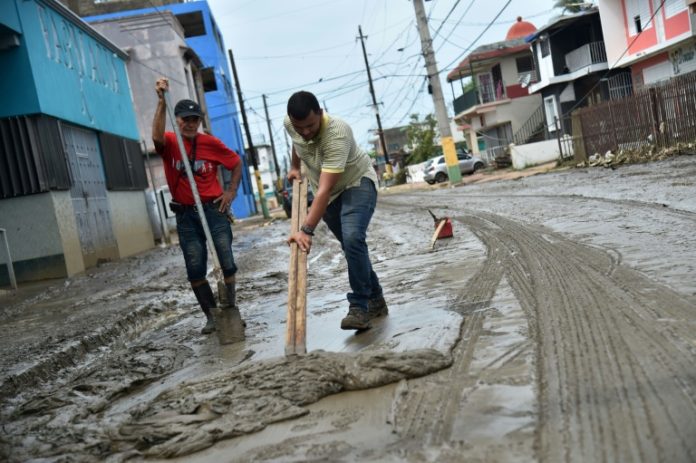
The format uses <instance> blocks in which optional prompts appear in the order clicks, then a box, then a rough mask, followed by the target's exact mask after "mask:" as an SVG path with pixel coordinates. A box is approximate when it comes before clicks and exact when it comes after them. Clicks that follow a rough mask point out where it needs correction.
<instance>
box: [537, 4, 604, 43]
mask: <svg viewBox="0 0 696 463" xmlns="http://www.w3.org/2000/svg"><path fill="white" fill-rule="evenodd" d="M593 14H599V8H597V7H596V6H592V7H590V8H587V9H585V10H581V11H579V12H577V13H572V14H566V15H563V16H557V17H555V18H553V19H551V20H550V21H549V22H548V23H547V24H546V25H544V26H543V27H541V28H539V29H538V30H537V31H536V32H534V33H532V34H530V35H529V36H527V38H526V41H527V42H533V41H535V40H536V39H537V38H539V37H540V36H541V35H542V34H543V33H544V32H548V31H551V30H554V29H560V28H561V27H566V26H567V25H568V23H572V22H575V21H577V20H579V19H582V18H584V17H586V16H591V15H593Z"/></svg>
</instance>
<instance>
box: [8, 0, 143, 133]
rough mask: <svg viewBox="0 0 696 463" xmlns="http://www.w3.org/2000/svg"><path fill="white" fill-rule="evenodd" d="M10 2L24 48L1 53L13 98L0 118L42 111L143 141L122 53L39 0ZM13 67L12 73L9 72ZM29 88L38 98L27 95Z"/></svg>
mask: <svg viewBox="0 0 696 463" xmlns="http://www.w3.org/2000/svg"><path fill="white" fill-rule="evenodd" d="M4 1H5V2H7V1H8V0H4ZM10 1H11V2H12V3H14V5H15V7H16V10H17V13H18V16H19V21H20V25H21V32H22V35H21V36H20V40H21V44H20V47H18V48H17V47H15V48H13V49H11V50H7V51H5V52H0V68H2V69H3V73H2V77H1V78H0V82H2V85H3V87H2V88H3V89H14V90H13V91H12V92H8V91H5V92H4V97H3V100H5V98H7V96H8V95H9V96H10V100H11V102H10V104H8V105H2V106H0V117H6V116H14V115H21V114H31V113H37V112H40V113H43V114H47V115H50V116H54V117H57V118H59V119H63V120H66V121H68V122H73V123H75V124H78V125H82V126H85V127H90V128H93V129H95V130H101V131H106V132H109V133H112V134H115V135H120V136H123V137H126V138H131V139H134V140H138V139H139V135H138V128H137V124H136V120H135V113H134V111H133V104H132V102H131V93H130V88H129V85H128V77H127V74H126V63H125V60H124V59H125V58H124V57H123V55H122V52H118V53H117V52H116V51H115V50H113V49H111V48H109V47H107V46H106V45H105V44H104V43H102V42H100V41H98V40H97V39H95V38H94V37H92V36H91V35H90V34H88V33H87V32H85V30H83V29H82V28H80V27H78V26H77V25H75V24H74V23H73V22H71V21H70V20H68V19H67V18H66V17H64V16H63V15H62V14H60V13H58V12H57V11H55V10H53V9H52V8H51V7H50V6H48V4H46V3H43V2H41V1H40V0H10ZM5 6H7V3H6V4H5V5H4V6H3V7H5ZM12 55H15V56H12ZM8 69H11V70H12V71H11V74H14V76H13V77H12V78H10V77H8V76H6V75H5V73H6V71H5V70H8ZM15 92H18V93H22V94H24V95H23V96H22V97H18V96H16V95H14V93H15ZM30 93H34V96H33V98H27V95H28V94H30ZM37 102H38V103H37ZM37 104H38V107H37Z"/></svg>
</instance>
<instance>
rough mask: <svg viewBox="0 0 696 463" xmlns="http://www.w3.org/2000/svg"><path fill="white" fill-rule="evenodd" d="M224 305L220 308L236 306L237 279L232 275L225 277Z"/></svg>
mask: <svg viewBox="0 0 696 463" xmlns="http://www.w3.org/2000/svg"><path fill="white" fill-rule="evenodd" d="M225 296H226V297H225V305H222V304H220V307H222V308H232V307H237V279H236V278H235V277H234V276H231V277H227V278H225Z"/></svg>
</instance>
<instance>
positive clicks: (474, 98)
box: [452, 88, 479, 115]
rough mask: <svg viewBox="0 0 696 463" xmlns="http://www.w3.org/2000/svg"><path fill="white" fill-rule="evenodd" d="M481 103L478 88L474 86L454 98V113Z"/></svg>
mask: <svg viewBox="0 0 696 463" xmlns="http://www.w3.org/2000/svg"><path fill="white" fill-rule="evenodd" d="M477 104H479V98H478V90H476V89H475V88H472V89H471V90H467V91H466V92H464V94H463V95H462V96H459V97H457V98H455V99H454V101H453V102H452V105H453V106H454V114H455V115H457V114H459V113H461V112H463V111H466V110H467V109H469V108H471V107H473V106H476V105H477Z"/></svg>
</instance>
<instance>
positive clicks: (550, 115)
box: [544, 95, 558, 132]
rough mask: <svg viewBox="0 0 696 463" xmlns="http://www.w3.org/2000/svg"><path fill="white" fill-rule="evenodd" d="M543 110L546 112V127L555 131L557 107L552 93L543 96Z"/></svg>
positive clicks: (550, 130)
mask: <svg viewBox="0 0 696 463" xmlns="http://www.w3.org/2000/svg"><path fill="white" fill-rule="evenodd" d="M544 111H545V112H546V128H547V130H548V131H549V132H555V131H556V119H557V118H558V109H557V108H556V97H555V96H554V95H551V96H547V97H546V98H544Z"/></svg>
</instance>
